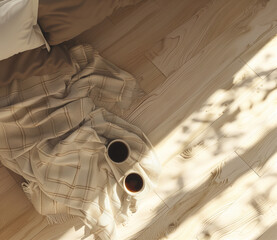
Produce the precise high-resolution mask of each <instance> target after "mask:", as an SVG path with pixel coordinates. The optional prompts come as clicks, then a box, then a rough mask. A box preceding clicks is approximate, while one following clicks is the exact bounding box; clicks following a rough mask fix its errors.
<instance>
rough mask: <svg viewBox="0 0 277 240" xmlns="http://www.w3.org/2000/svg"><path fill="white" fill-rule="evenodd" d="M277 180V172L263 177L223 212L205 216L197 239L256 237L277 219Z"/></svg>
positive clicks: (223, 239) (225, 239) (224, 239)
mask: <svg viewBox="0 0 277 240" xmlns="http://www.w3.org/2000/svg"><path fill="white" fill-rule="evenodd" d="M276 181H277V179H276V174H274V175H268V176H263V177H262V178H260V179H259V181H256V183H255V184H253V185H252V186H251V187H250V188H249V189H248V190H247V191H246V192H245V193H244V194H243V195H242V196H241V197H240V198H239V199H238V200H237V201H236V202H235V203H234V204H232V205H231V206H230V207H229V208H228V209H227V210H226V211H224V212H223V213H222V214H221V215H219V216H212V217H210V218H208V219H206V220H205V221H204V224H203V226H204V227H203V230H202V233H199V236H198V239H199V240H202V239H211V240H212V239H222V240H227V239H228V240H229V239H247V240H250V239H251V240H252V239H257V238H258V237H259V236H260V235H262V234H263V233H264V232H265V231H266V229H268V228H270V226H271V225H272V224H274V223H275V222H276V215H275V214H274V213H273V212H272V211H271V209H272V206H274V205H276V197H277V194H276V193H277V191H276V190H277V188H276Z"/></svg>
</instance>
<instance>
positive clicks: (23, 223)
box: [0, 199, 47, 240]
mask: <svg viewBox="0 0 277 240" xmlns="http://www.w3.org/2000/svg"><path fill="white" fill-rule="evenodd" d="M18 201H20V199H18ZM10 207H11V208H12V207H13V206H10ZM46 226H47V222H46V220H45V218H44V217H43V216H42V215H40V214H38V213H37V212H36V211H35V209H34V208H33V207H30V208H29V209H28V210H27V211H25V212H24V213H23V214H21V215H19V216H17V217H16V218H14V219H13V221H11V222H10V223H9V224H8V225H7V226H5V228H3V229H2V230H1V231H0V239H7V240H27V239H28V240H29V239H32V238H33V237H34V236H35V235H36V234H38V233H39V232H40V231H41V230H42V229H43V228H45V227H46Z"/></svg>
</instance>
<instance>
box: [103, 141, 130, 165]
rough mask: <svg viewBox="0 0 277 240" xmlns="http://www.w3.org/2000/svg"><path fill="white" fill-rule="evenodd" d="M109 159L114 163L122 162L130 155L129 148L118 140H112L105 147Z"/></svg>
mask: <svg viewBox="0 0 277 240" xmlns="http://www.w3.org/2000/svg"><path fill="white" fill-rule="evenodd" d="M107 152H108V156H109V158H110V159H111V160H112V161H113V162H116V163H121V162H124V161H125V160H126V159H127V158H128V157H129V154H130V149H129V146H128V144H127V143H126V142H124V141H123V140H120V139H116V140H113V141H112V142H110V144H109V145H108V147H107Z"/></svg>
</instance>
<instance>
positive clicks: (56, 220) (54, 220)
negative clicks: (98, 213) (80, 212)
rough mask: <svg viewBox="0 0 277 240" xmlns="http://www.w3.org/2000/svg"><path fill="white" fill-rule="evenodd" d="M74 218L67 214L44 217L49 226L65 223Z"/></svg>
mask: <svg viewBox="0 0 277 240" xmlns="http://www.w3.org/2000/svg"><path fill="white" fill-rule="evenodd" d="M75 217H76V216H73V215H69V214H55V215H46V219H47V222H48V224H49V225H53V224H61V223H65V222H67V221H69V220H70V219H73V218H75Z"/></svg>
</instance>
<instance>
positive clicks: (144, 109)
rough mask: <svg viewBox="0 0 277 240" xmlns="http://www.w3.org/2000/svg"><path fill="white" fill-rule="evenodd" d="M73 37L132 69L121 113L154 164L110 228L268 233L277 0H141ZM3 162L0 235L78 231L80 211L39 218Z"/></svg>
mask: <svg viewBox="0 0 277 240" xmlns="http://www.w3.org/2000/svg"><path fill="white" fill-rule="evenodd" d="M74 41H75V42H76V43H83V42H85V43H91V44H92V45H93V46H94V47H95V48H96V49H98V50H99V51H100V53H101V54H102V55H103V56H104V57H105V58H107V59H109V60H110V61H112V62H113V63H115V64H116V65H118V66H119V67H121V68H123V69H125V70H127V71H129V72H130V73H132V74H133V75H134V76H135V77H136V78H137V79H138V81H139V82H140V85H141V87H142V88H143V89H144V90H145V96H144V97H143V99H140V100H139V101H138V102H136V103H134V105H133V106H132V107H131V109H130V110H129V111H127V112H126V113H125V115H124V118H125V119H127V120H128V121H130V122H132V123H133V124H135V125H137V126H139V127H141V129H142V130H144V132H145V133H146V134H147V135H148V136H149V138H150V139H151V141H152V142H153V145H154V146H155V149H156V151H157V154H158V156H159V158H160V161H161V162H162V164H163V171H162V174H161V178H160V183H159V186H158V188H157V189H156V190H155V192H154V193H151V194H149V196H148V197H147V198H145V199H143V201H141V202H140V203H139V206H140V208H139V211H138V212H137V213H136V214H134V215H133V216H132V217H131V218H130V220H129V222H128V223H127V224H126V225H124V226H119V235H120V236H119V239H121V240H127V239H128V240H130V239H139V240H158V239H159V240H165V239H176V240H208V239H212V240H276V239H277V1H276V0H239V1H238V0H229V1H226V0H197V1H195V0H170V1H169V0H149V1H146V0H143V1H142V2H141V3H139V4H138V5H136V6H132V7H127V8H124V9H121V10H118V11H117V12H116V13H115V14H114V15H113V16H111V17H109V18H108V19H106V20H105V21H104V22H103V23H101V24H100V25H99V26H97V27H95V28H93V29H91V30H89V31H87V32H85V33H83V34H82V35H81V36H79V37H78V38H76V39H75V40H74ZM0 172H1V173H0V196H1V198H0V212H1V215H0V239H3V240H9V239H11V240H21V239H23V240H31V239H32V240H51V239H52V240H78V239H81V236H82V233H83V231H84V227H83V226H82V224H81V222H80V221H78V220H72V221H71V222H68V223H66V224H63V225H53V226H48V225H47V222H46V220H45V219H44V218H43V217H41V216H40V215H38V214H37V213H36V212H35V211H34V209H33V208H32V205H31V204H30V203H29V201H28V200H27V199H26V197H25V196H24V194H23V192H22V190H21V188H20V187H19V184H18V182H20V179H19V178H18V177H17V176H16V175H14V174H11V173H10V172H8V171H7V169H5V168H4V167H3V166H2V167H0Z"/></svg>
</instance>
